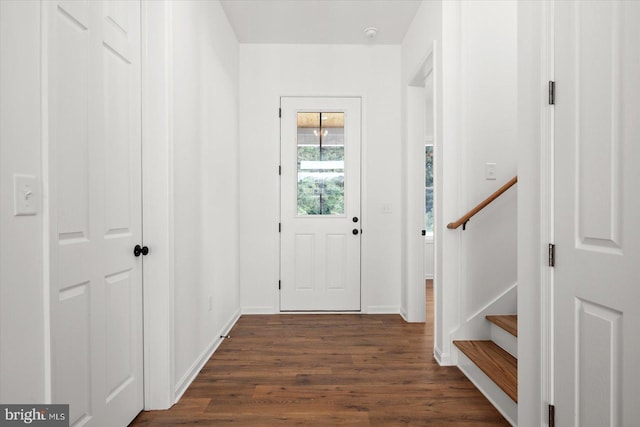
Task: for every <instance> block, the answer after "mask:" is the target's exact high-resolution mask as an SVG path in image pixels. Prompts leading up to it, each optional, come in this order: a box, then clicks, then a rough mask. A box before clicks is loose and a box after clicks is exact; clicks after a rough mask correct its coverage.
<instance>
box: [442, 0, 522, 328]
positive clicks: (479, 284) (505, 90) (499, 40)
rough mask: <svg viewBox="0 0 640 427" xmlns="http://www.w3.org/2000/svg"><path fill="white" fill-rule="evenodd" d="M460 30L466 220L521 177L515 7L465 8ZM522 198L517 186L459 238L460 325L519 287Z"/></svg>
mask: <svg viewBox="0 0 640 427" xmlns="http://www.w3.org/2000/svg"><path fill="white" fill-rule="evenodd" d="M461 28H462V30H463V31H462V58H461V66H462V70H463V74H462V78H463V80H462V91H463V93H462V129H463V135H462V138H461V140H460V142H461V159H460V160H461V163H460V165H459V166H460V171H461V179H462V183H463V188H462V197H461V205H460V208H461V213H462V211H465V210H468V209H470V208H472V207H473V206H475V205H476V204H477V203H479V202H480V201H482V200H483V199H484V198H485V197H487V196H488V195H489V194H491V193H492V192H493V191H495V190H497V189H498V188H499V187H500V186H502V185H503V184H504V183H506V182H507V181H508V180H509V179H511V178H512V177H514V176H515V175H516V174H517V147H518V142H517V40H518V37H517V36H518V35H517V5H516V3H515V2H491V1H479V2H465V3H463V7H462V23H461ZM487 162H491V163H496V164H497V172H496V180H495V181H490V180H485V177H484V174H485V163H487ZM516 195H517V187H514V188H512V189H511V190H509V191H508V192H507V193H505V194H504V195H503V196H501V197H500V198H499V199H497V200H496V201H495V202H493V203H492V204H491V205H489V206H488V207H487V208H485V209H484V210H483V211H482V212H481V213H479V214H478V215H476V216H475V217H474V218H473V219H472V220H471V221H470V222H469V224H467V230H466V231H458V233H460V234H461V235H462V252H463V262H464V264H463V271H465V272H466V275H465V276H463V277H462V283H461V286H462V288H461V289H462V294H461V297H462V300H463V303H462V307H461V309H462V313H461V319H466V318H467V317H469V316H471V315H472V314H473V313H475V312H476V311H477V310H479V309H481V308H482V307H484V306H485V305H486V304H487V303H489V302H490V301H491V300H492V299H493V298H495V297H496V296H498V295H499V294H501V293H502V292H503V291H504V290H505V289H506V288H507V287H508V286H510V285H512V284H513V283H515V282H516V281H517V268H516V261H517V257H516V255H517V246H516V243H517V239H516V236H517V230H516V200H517V198H516ZM454 219H455V218H452V219H451V220H454ZM454 233H455V232H454ZM514 310H515V307H514Z"/></svg>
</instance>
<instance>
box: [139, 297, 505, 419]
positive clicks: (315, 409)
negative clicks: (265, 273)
mask: <svg viewBox="0 0 640 427" xmlns="http://www.w3.org/2000/svg"><path fill="white" fill-rule="evenodd" d="M427 301H428V304H431V305H428V308H427V323H426V324H419V323H417V324H416V323H407V322H405V321H404V320H403V319H402V318H401V317H400V316H397V315H360V314H345V315H331V314H321V315H316V314H309V315H273V316H266V315H257V316H242V317H241V318H240V319H239V320H238V322H237V324H236V325H235V327H234V328H233V330H232V331H231V333H230V336H231V338H230V339H226V340H225V341H224V342H223V343H222V344H221V345H220V347H219V348H218V350H217V351H216V353H215V354H214V355H213V357H212V358H211V359H210V360H209V361H208V362H207V364H206V365H205V367H204V368H203V369H202V371H201V372H200V374H199V375H198V377H197V378H196V379H195V380H194V382H193V383H192V384H191V386H190V387H189V388H188V389H187V391H186V392H185V394H184V396H183V397H182V399H181V400H180V402H179V403H178V404H176V405H175V406H174V407H173V408H171V409H170V410H166V411H149V412H143V413H141V414H140V415H139V416H138V417H137V418H136V419H135V420H134V421H133V423H132V424H131V425H132V426H135V427H140V426H187V425H201V426H225V425H236V426H280V425H287V426H297V425H300V426H308V425H316V426H339V425H352V426H390V425H391V426H393V425H415V426H424V425H429V426H430V427H431V426H508V425H509V424H508V423H507V422H506V421H505V420H504V418H503V417H502V416H501V415H500V414H499V413H498V411H497V410H496V409H495V408H494V407H493V406H492V405H491V404H490V403H489V402H488V401H487V399H486V398H485V397H484V396H483V395H482V394H481V393H480V392H479V391H478V390H477V389H476V388H475V387H474V386H473V384H472V383H471V382H470V381H469V380H468V379H467V378H466V377H465V376H464V375H463V374H462V372H460V370H459V369H458V368H456V367H452V366H439V365H438V363H437V362H436V361H435V360H434V359H433V356H432V354H433V305H432V304H433V288H432V287H429V286H427Z"/></svg>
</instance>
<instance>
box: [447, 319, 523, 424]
mask: <svg viewBox="0 0 640 427" xmlns="http://www.w3.org/2000/svg"><path fill="white" fill-rule="evenodd" d="M485 318H486V321H487V322H489V323H490V327H491V340H478V341H454V342H453V343H454V344H455V346H456V347H457V348H458V350H459V355H458V367H459V368H460V370H461V371H462V372H464V374H465V375H466V376H467V377H468V378H469V379H470V380H471V381H472V382H473V383H474V384H475V385H476V387H478V389H479V390H480V391H481V392H482V393H483V394H484V395H485V396H486V397H487V399H489V401H491V403H492V404H493V405H494V406H495V407H496V408H497V409H498V410H499V411H500V413H502V415H504V417H505V418H506V419H507V421H509V422H510V423H511V425H514V426H515V425H517V420H518V359H517V356H518V339H517V337H518V316H516V315H499V316H496V315H490V316H486V317H485Z"/></svg>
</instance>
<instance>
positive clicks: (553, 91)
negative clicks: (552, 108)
mask: <svg viewBox="0 0 640 427" xmlns="http://www.w3.org/2000/svg"><path fill="white" fill-rule="evenodd" d="M555 103H556V82H554V81H553V80H549V105H555Z"/></svg>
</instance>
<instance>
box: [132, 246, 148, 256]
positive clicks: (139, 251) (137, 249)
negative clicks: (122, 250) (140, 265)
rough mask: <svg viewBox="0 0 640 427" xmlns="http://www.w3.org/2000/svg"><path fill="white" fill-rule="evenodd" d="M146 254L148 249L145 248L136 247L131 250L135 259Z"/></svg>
mask: <svg viewBox="0 0 640 427" xmlns="http://www.w3.org/2000/svg"><path fill="white" fill-rule="evenodd" d="M148 253H149V248H148V247H146V246H140V245H136V247H135V248H133V254H134V255H135V256H137V257H138V256H140V255H146V254H148Z"/></svg>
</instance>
